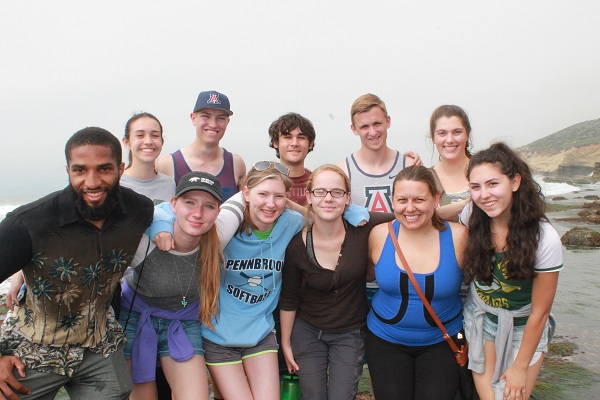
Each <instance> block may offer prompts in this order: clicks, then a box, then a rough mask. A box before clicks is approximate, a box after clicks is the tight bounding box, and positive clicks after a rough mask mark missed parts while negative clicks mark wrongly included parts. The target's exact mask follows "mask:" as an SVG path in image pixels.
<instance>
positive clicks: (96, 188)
mask: <svg viewBox="0 0 600 400" xmlns="http://www.w3.org/2000/svg"><path fill="white" fill-rule="evenodd" d="M67 173H68V174H69V183H70V184H71V187H72V188H73V191H74V192H75V204H76V207H77V209H78V211H79V213H80V214H81V216H82V217H83V218H84V219H86V220H88V221H102V220H104V219H105V218H106V217H107V216H108V214H109V213H110V212H111V211H112V209H113V208H114V207H115V205H116V197H117V195H116V190H117V189H118V187H119V178H120V177H121V174H122V173H123V163H121V164H120V165H118V164H117V160H116V157H115V155H114V154H113V152H112V150H111V148H110V147H108V146H101V145H89V144H87V145H83V146H77V147H73V148H72V149H71V152H70V154H69V164H68V165H67Z"/></svg>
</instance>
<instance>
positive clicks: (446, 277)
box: [367, 166, 466, 400]
mask: <svg viewBox="0 0 600 400" xmlns="http://www.w3.org/2000/svg"><path fill="white" fill-rule="evenodd" d="M439 200H440V193H439V192H438V190H437V188H436V184H435V179H434V177H433V175H432V173H431V171H430V170H428V169H427V168H425V167H423V166H413V167H408V168H405V169H403V170H402V171H401V172H400V173H399V174H398V175H397V176H396V178H395V180H394V184H393V190H392V206H393V210H394V214H395V216H396V220H395V221H394V222H393V230H394V234H395V235H396V236H397V238H398V243H399V245H400V248H401V249H402V251H403V253H404V255H405V257H406V259H407V261H408V265H409V266H410V268H411V270H412V271H413V273H414V275H415V278H416V280H417V283H418V284H419V286H420V288H421V290H422V291H423V293H424V294H425V296H426V297H427V299H428V300H429V302H430V303H431V306H432V307H433V309H434V311H435V312H436V314H437V316H438V317H439V319H440V320H441V321H442V323H443V324H444V326H445V328H446V330H447V331H448V333H449V334H450V335H451V336H453V338H454V339H455V343H457V345H459V346H460V345H461V344H463V343H464V336H463V334H462V333H461V331H462V321H463V318H462V302H461V300H460V297H459V290H460V285H461V282H462V280H463V275H462V270H461V267H460V265H461V263H462V254H463V248H464V246H465V243H466V229H465V227H463V226H461V225H459V224H455V223H451V222H443V221H442V220H441V218H440V217H439V216H438V215H437V213H436V207H437V206H438V204H439ZM369 254H370V257H371V260H372V262H373V264H374V269H375V276H376V278H377V282H379V286H380V290H379V291H378V292H377V293H376V294H375V297H374V298H373V304H372V308H371V311H370V312H369V315H368V317H367V327H368V332H367V360H368V363H369V371H370V373H371V383H372V385H373V391H374V394H375V397H376V398H377V399H378V400H386V399H397V398H398V396H400V393H402V398H406V399H442V400H443V399H450V400H451V399H454V396H455V394H456V392H457V389H458V385H459V379H460V377H459V369H458V365H457V363H456V359H455V357H454V353H453V352H452V350H451V349H450V346H449V345H448V343H446V342H445V341H444V338H443V335H442V332H441V330H440V329H439V328H438V326H437V325H436V324H435V322H434V321H433V319H432V318H431V316H430V315H429V313H428V311H427V310H426V309H425V307H424V305H423V303H422V301H421V299H420V298H419V296H418V295H417V293H416V291H415V289H414V287H413V284H412V283H411V282H410V279H409V278H408V275H407V274H406V272H405V269H404V266H403V265H402V263H401V262H400V260H399V258H398V256H397V255H396V252H395V249H394V244H393V242H392V239H391V238H390V235H389V231H388V225H387V224H382V225H378V226H376V227H375V228H374V229H373V230H372V231H371V234H370V236H369Z"/></svg>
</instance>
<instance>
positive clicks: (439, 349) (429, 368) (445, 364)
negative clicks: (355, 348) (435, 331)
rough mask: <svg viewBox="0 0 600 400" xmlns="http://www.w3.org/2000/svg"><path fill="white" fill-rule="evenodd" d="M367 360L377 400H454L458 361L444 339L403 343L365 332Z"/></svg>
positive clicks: (456, 386) (457, 378) (456, 388)
mask: <svg viewBox="0 0 600 400" xmlns="http://www.w3.org/2000/svg"><path fill="white" fill-rule="evenodd" d="M367 363H368V364H369V373H370V374H371V385H372V386H373V394H374V395H375V398H376V399H377V400H397V399H406V400H413V399H414V400H430V399H436V400H446V399H447V400H454V396H455V395H456V391H457V390H458V385H459V382H460V375H459V371H458V364H457V363H456V358H455V357H454V354H453V353H452V350H451V349H450V346H449V345H448V343H446V342H445V341H442V342H440V343H437V344H434V345H430V346H404V345H401V344H396V343H390V342H388V341H386V340H383V339H381V338H380V337H378V336H376V335H375V334H373V333H372V332H371V331H368V332H367Z"/></svg>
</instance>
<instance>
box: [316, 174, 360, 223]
mask: <svg viewBox="0 0 600 400" xmlns="http://www.w3.org/2000/svg"><path fill="white" fill-rule="evenodd" d="M315 189H325V190H327V191H331V190H341V191H344V192H348V190H349V188H348V187H346V184H345V182H344V179H343V178H342V177H341V176H340V174H339V173H338V172H335V171H331V170H324V171H322V172H319V173H318V175H316V176H314V178H313V180H312V182H311V187H310V190H311V191H313V190H315ZM306 201H307V203H308V204H310V205H311V210H312V212H313V213H314V219H315V222H317V221H319V220H323V221H335V220H336V219H340V218H342V215H343V214H344V211H346V207H347V206H348V205H349V204H350V194H349V193H346V194H345V195H343V196H342V197H333V196H332V195H331V193H327V194H326V195H325V197H317V196H315V195H313V194H312V193H311V192H309V191H307V192H306Z"/></svg>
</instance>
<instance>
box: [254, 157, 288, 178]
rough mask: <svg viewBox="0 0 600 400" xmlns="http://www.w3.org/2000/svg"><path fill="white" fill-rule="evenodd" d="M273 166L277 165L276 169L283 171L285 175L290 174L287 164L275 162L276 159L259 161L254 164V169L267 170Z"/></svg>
mask: <svg viewBox="0 0 600 400" xmlns="http://www.w3.org/2000/svg"><path fill="white" fill-rule="evenodd" d="M271 167H275V169H276V170H277V171H279V172H281V173H282V174H283V175H285V176H288V175H289V174H290V170H289V169H288V167H286V166H285V165H283V164H281V163H278V162H274V161H259V162H257V163H256V164H254V165H253V166H252V169H255V170H257V171H265V170H267V169H269V168H271Z"/></svg>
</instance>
